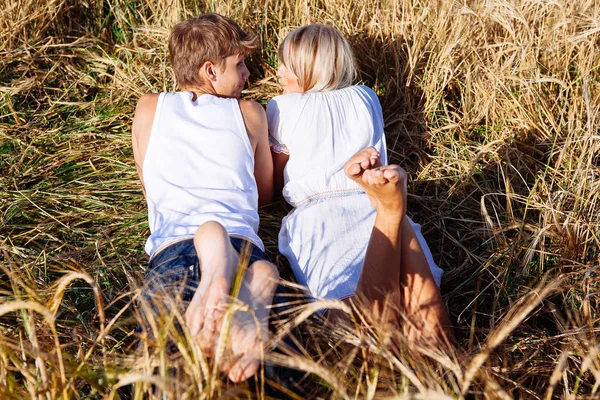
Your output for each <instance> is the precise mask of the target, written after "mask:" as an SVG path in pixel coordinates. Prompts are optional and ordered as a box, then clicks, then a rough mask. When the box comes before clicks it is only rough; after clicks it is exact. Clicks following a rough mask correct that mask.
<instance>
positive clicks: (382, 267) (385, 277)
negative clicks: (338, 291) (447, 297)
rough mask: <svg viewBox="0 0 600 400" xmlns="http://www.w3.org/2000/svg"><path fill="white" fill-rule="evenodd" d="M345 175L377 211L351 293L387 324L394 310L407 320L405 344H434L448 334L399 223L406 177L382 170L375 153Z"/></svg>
mask: <svg viewBox="0 0 600 400" xmlns="http://www.w3.org/2000/svg"><path fill="white" fill-rule="evenodd" d="M345 172H346V174H347V175H348V177H350V178H351V179H353V180H354V181H355V182H357V183H358V184H359V185H361V186H362V187H363V189H364V190H365V192H366V193H367V195H368V196H369V198H370V200H371V202H372V203H373V206H374V207H375V210H376V212H377V214H376V217H375V223H374V226H373V231H372V234H371V238H370V240H369V245H368V247H367V252H366V255H365V261H364V264H363V269H362V272H361V277H360V279H359V282H358V286H357V290H356V294H357V296H358V298H359V299H361V300H362V301H364V302H365V303H366V306H367V307H369V308H370V309H371V310H372V311H373V312H374V314H375V316H379V317H380V318H385V320H386V321H393V320H395V319H396V318H397V317H399V315H397V313H396V312H395V311H398V310H399V311H400V312H401V314H402V315H403V316H404V317H406V318H407V321H406V323H404V324H403V326H404V327H405V331H406V333H407V335H408V338H409V340H413V341H414V340H416V339H417V338H421V339H425V340H427V339H435V338H437V337H439V336H440V333H441V332H443V331H444V330H445V331H446V335H451V330H452V328H451V324H450V320H449V318H448V314H447V312H446V309H445V307H444V304H443V301H442V298H441V295H440V292H439V289H438V287H437V285H436V284H435V281H434V279H433V275H432V274H431V270H430V268H429V264H428V263H427V259H426V258H425V255H424V254H423V250H422V248H421V246H420V244H419V242H418V239H417V237H416V235H415V232H414V230H413V229H412V226H411V225H410V222H409V221H408V219H406V218H404V216H405V213H406V173H405V172H404V170H403V169H402V168H400V167H399V166H397V165H388V166H381V165H380V163H379V161H378V153H377V152H376V151H375V149H374V148H367V149H365V150H363V151H361V152H360V153H358V154H357V155H355V156H354V157H353V158H352V159H351V160H350V161H348V163H347V164H346V166H345ZM388 301H391V302H392V306H388V305H387V302H388ZM394 306H395V307H394ZM442 328H443V329H442Z"/></svg>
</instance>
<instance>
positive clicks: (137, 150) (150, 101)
mask: <svg viewBox="0 0 600 400" xmlns="http://www.w3.org/2000/svg"><path fill="white" fill-rule="evenodd" d="M157 103H158V94H155V93H149V94H145V95H144V96H142V97H141V98H140V100H139V101H138V103H137V106H136V108H135V115H134V117H133V124H132V127H131V144H132V147H133V159H134V161H135V169H136V170H137V173H138V176H139V178H140V182H141V183H142V192H143V193H144V197H145V196H146V188H145V187H144V176H143V174H142V169H143V166H144V159H145V157H146V149H147V148H148V141H149V140H150V132H151V131H152V122H153V121H154V114H155V113H156V104H157Z"/></svg>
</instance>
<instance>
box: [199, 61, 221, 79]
mask: <svg viewBox="0 0 600 400" xmlns="http://www.w3.org/2000/svg"><path fill="white" fill-rule="evenodd" d="M216 70H217V66H216V65H215V64H213V63H212V62H211V61H206V62H205V63H204V64H202V67H200V77H201V78H206V79H208V80H209V81H212V82H214V81H216V80H217V74H216Z"/></svg>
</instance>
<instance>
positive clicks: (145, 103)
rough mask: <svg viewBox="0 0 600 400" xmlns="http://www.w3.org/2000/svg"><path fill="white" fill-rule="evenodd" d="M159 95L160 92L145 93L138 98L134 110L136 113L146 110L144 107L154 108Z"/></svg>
mask: <svg viewBox="0 0 600 400" xmlns="http://www.w3.org/2000/svg"><path fill="white" fill-rule="evenodd" d="M159 97H160V93H146V94H145V95H143V96H142V97H140V99H139V100H138V102H137V106H136V108H135V112H136V113H137V112H138V111H146V109H152V108H156V103H157V102H158V98H159Z"/></svg>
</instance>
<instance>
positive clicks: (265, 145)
mask: <svg viewBox="0 0 600 400" xmlns="http://www.w3.org/2000/svg"><path fill="white" fill-rule="evenodd" d="M240 109H241V111H242V115H243V117H244V122H245V124H246V130H247V131H248V137H249V138H250V143H252V148H253V149H254V178H255V179H256V185H257V186H258V205H259V206H264V205H266V204H270V203H272V202H273V159H272V158H271V149H270V148H269V137H268V128H267V115H266V114H265V110H264V109H263V108H262V106H261V105H260V104H258V103H256V102H254V101H248V100H240Z"/></svg>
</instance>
